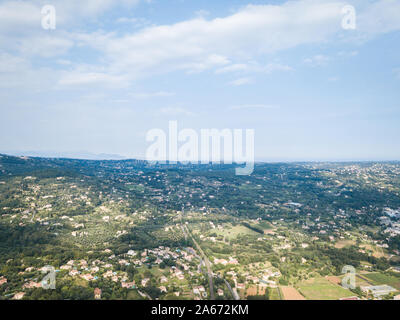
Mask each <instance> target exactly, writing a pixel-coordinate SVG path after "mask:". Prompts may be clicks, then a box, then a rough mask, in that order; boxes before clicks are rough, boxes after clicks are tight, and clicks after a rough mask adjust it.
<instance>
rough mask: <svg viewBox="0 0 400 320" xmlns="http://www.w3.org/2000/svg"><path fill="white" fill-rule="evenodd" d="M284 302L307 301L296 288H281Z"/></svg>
mask: <svg viewBox="0 0 400 320" xmlns="http://www.w3.org/2000/svg"><path fill="white" fill-rule="evenodd" d="M281 292H282V294H283V299H284V300H306V298H304V297H303V296H302V295H301V294H300V293H299V292H298V291H297V290H296V289H295V288H293V287H281Z"/></svg>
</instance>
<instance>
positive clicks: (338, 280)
mask: <svg viewBox="0 0 400 320" xmlns="http://www.w3.org/2000/svg"><path fill="white" fill-rule="evenodd" d="M326 279H328V280H329V282H331V283H332V284H336V285H339V286H340V284H341V283H342V279H341V278H340V277H336V276H327V277H326Z"/></svg>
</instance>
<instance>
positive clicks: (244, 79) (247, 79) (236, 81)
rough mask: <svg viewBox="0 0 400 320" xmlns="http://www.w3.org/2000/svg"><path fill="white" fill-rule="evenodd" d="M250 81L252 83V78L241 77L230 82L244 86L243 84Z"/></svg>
mask: <svg viewBox="0 0 400 320" xmlns="http://www.w3.org/2000/svg"><path fill="white" fill-rule="evenodd" d="M250 83H252V79H251V78H239V79H236V80H233V81H231V82H229V84H230V85H231V86H235V87H239V86H243V85H246V84H250Z"/></svg>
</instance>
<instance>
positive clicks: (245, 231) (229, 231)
mask: <svg viewBox="0 0 400 320" xmlns="http://www.w3.org/2000/svg"><path fill="white" fill-rule="evenodd" d="M216 233H217V234H218V235H222V236H223V237H225V238H226V239H235V238H237V237H238V236H240V235H242V236H246V235H250V236H254V235H259V234H258V233H257V232H255V231H253V230H250V229H249V228H246V227H245V226H242V225H237V226H232V227H230V228H229V227H224V229H222V230H218V231H216Z"/></svg>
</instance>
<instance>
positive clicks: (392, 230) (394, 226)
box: [379, 208, 400, 237]
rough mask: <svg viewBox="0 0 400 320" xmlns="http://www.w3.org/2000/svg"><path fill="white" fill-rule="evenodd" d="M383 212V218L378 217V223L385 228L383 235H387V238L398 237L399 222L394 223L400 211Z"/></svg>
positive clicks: (389, 210)
mask: <svg viewBox="0 0 400 320" xmlns="http://www.w3.org/2000/svg"><path fill="white" fill-rule="evenodd" d="M383 212H384V214H385V216H382V217H379V222H380V224H381V225H382V226H384V227H385V230H384V233H386V234H388V235H389V237H395V236H398V235H400V222H399V221H396V220H398V219H400V209H397V210H394V209H390V208H385V209H384V210H383Z"/></svg>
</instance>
